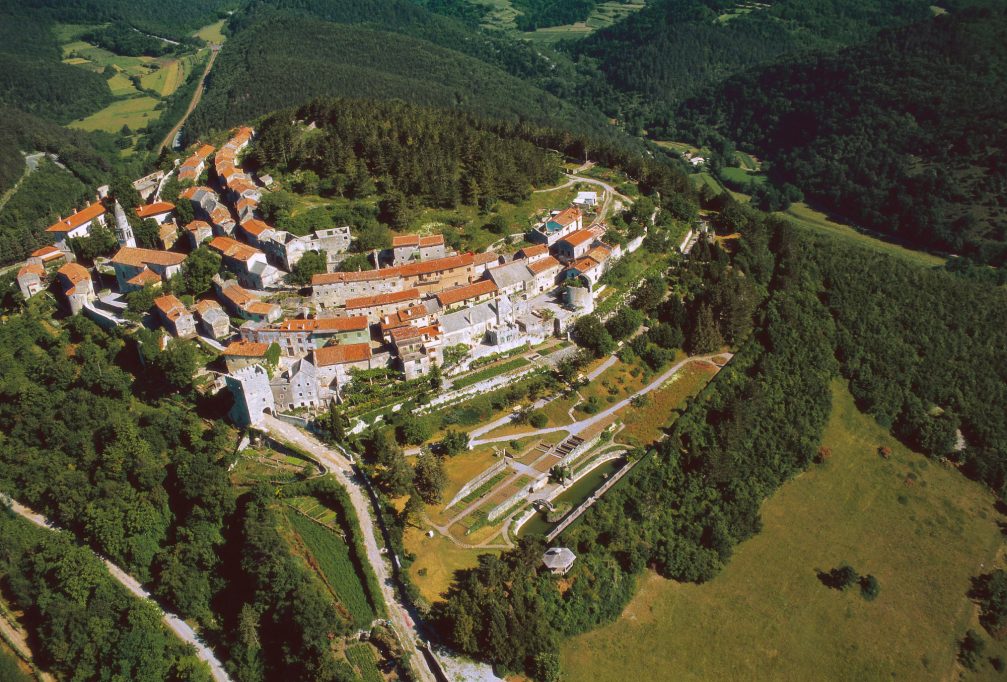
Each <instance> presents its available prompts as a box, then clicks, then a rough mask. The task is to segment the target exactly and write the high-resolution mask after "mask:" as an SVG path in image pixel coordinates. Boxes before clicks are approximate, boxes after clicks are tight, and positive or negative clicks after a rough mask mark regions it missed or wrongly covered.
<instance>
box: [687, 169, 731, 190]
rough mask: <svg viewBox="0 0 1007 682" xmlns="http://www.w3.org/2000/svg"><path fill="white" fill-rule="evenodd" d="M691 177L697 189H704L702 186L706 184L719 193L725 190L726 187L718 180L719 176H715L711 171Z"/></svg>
mask: <svg viewBox="0 0 1007 682" xmlns="http://www.w3.org/2000/svg"><path fill="white" fill-rule="evenodd" d="M690 178H691V179H692V185H693V187H695V188H696V189H697V190H698V189H702V187H703V186H704V185H705V186H707V187H709V188H710V189H712V190H713V191H714V192H716V193H718V194H719V193H720V192H723V191H724V188H723V187H722V186H721V184H720V183H719V182H717V178H715V177H713V176H712V175H710V174H709V173H706V172H703V173H696V174H695V175H692V176H690Z"/></svg>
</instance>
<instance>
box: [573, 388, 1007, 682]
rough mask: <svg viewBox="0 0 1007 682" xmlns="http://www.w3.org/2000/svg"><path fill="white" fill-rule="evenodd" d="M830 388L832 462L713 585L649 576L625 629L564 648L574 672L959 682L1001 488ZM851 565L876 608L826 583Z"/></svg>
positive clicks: (785, 499)
mask: <svg viewBox="0 0 1007 682" xmlns="http://www.w3.org/2000/svg"><path fill="white" fill-rule="evenodd" d="M833 395H834V404H833V414H832V417H831V419H830V422H829V425H828V428H827V430H826V433H825V436H824V439H823V441H824V444H825V445H827V446H828V447H830V448H831V450H832V455H831V457H830V458H829V459H828V460H827V462H826V463H825V464H824V465H814V466H813V467H812V468H811V469H810V470H809V471H807V472H806V473H804V474H803V475H801V476H799V477H798V478H797V479H795V480H793V481H790V482H788V483H786V484H785V485H784V486H783V487H782V488H781V489H780V490H779V491H778V492H777V493H776V494H775V495H774V496H773V497H772V498H771V499H769V500H768V501H767V502H766V503H765V505H764V506H763V510H762V515H763V521H764V529H763V530H762V532H761V533H760V534H758V535H757V536H756V537H754V538H753V539H751V540H748V541H747V542H745V543H743V544H742V545H741V546H740V547H739V548H738V549H737V551H736V552H735V554H734V556H733V557H732V558H731V560H730V562H729V563H728V565H727V566H726V567H725V568H724V570H723V571H722V572H721V574H720V575H718V576H717V577H716V578H714V579H713V580H712V581H710V582H709V583H707V584H705V585H692V584H678V583H675V582H671V581H667V580H663V579H661V578H659V577H657V576H654V575H648V576H647V577H646V578H645V579H644V580H643V581H642V585H641V587H640V591H639V593H638V594H637V596H636V597H635V598H634V600H633V601H632V602H631V603H630V605H629V607H628V608H627V609H626V611H625V612H624V613H623V615H622V617H621V618H620V619H619V620H618V621H617V622H616V623H614V624H612V625H610V626H607V627H605V628H602V629H600V630H597V631H594V632H591V633H588V634H586V635H582V636H579V637H575V638H572V639H570V640H568V641H567V642H566V643H565V644H564V646H563V653H562V656H563V666H564V669H565V670H566V671H567V679H569V680H571V681H579V680H599V681H604V680H617V681H619V682H622V681H623V680H626V679H634V678H638V679H655V678H654V671H662V673H661V676H660V677H661V679H674V680H701V679H702V680H707V679H748V680H767V679H776V680H811V679H824V678H828V679H848V680H858V681H860V680H881V679H886V680H890V679H906V680H924V679H933V680H948V679H953V678H956V677H957V674H956V663H955V652H956V649H957V644H956V641H957V640H958V639H959V638H961V636H962V635H963V633H964V631H965V629H966V628H967V627H977V626H976V623H975V616H974V607H973V606H972V604H971V602H970V601H969V600H968V599H967V598H966V596H965V593H966V591H967V590H968V589H969V579H970V577H971V576H973V575H975V574H977V573H979V572H980V571H983V570H989V568H990V567H991V566H992V565H993V563H994V561H995V560H996V557H997V552H998V550H999V549H1000V548H1001V547H1002V544H1003V539H1002V535H1001V533H1000V530H999V528H998V525H997V522H998V521H999V520H1000V519H1001V518H1002V517H1000V515H999V514H997V512H995V511H994V508H993V503H994V499H993V497H992V496H991V495H990V494H989V493H988V492H986V491H985V490H983V489H982V488H980V487H979V486H978V485H976V484H975V483H973V482H971V481H969V480H967V479H966V478H965V477H964V476H962V475H961V474H960V473H959V472H957V471H955V470H953V469H949V468H947V467H944V466H942V465H940V464H938V463H935V462H933V461H930V460H927V459H926V458H924V457H923V456H921V455H917V454H914V453H912V452H910V451H908V450H907V449H906V448H905V447H903V446H902V445H900V444H899V443H897V442H896V441H895V440H894V439H893V438H891V437H890V436H889V435H888V434H887V433H886V432H885V431H884V430H883V429H881V428H880V427H879V426H878V425H877V424H876V423H874V422H873V421H872V420H871V419H870V418H869V417H867V416H865V415H863V414H861V413H859V412H858V411H857V410H856V408H855V406H854V404H853V400H852V398H851V396H850V394H849V392H848V391H847V389H846V388H845V385H843V384H842V383H841V382H838V381H837V382H836V383H835V384H834V390H833ZM881 445H887V446H889V447H891V448H892V450H893V454H892V457H891V458H890V459H888V460H884V459H881V458H880V457H879V456H878V447H879V446H881ZM843 562H848V563H849V564H850V565H852V566H853V567H854V568H855V569H857V570H858V571H859V572H860V573H862V574H866V573H870V574H873V575H875V576H876V577H877V579H878V580H879V581H880V585H881V593H880V595H879V596H878V597H877V599H876V600H875V601H873V602H868V601H865V600H864V599H863V598H862V597H861V596H860V594H859V592H858V591H857V590H856V589H855V588H854V589H851V590H849V591H847V592H838V591H836V590H832V589H829V588H827V587H825V586H824V585H823V584H822V583H821V582H820V581H819V579H818V577H817V575H816V574H817V572H818V571H819V570H828V569H830V568H832V567H835V566H837V565H839V564H841V563H843ZM984 567H985V568H984ZM986 639H987V641H989V638H988V637H986ZM996 648H997V649H1000V648H1002V647H1000V646H999V645H998V646H997V647H996ZM991 649H992V647H989V646H988V647H987V654H989V655H993V654H994V653H999V652H998V651H993V650H991ZM983 666H984V670H985V672H986V673H991V672H992V669H991V668H990V666H989V664H988V663H985V662H984V663H983ZM965 679H971V678H970V677H966V678H965Z"/></svg>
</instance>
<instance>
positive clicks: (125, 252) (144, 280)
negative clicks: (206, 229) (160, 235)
mask: <svg viewBox="0 0 1007 682" xmlns="http://www.w3.org/2000/svg"><path fill="white" fill-rule="evenodd" d="M183 261H185V256H183V255H182V254H180V253H174V252H173V251H158V250H155V249H141V248H137V247H132V246H123V247H122V248H120V249H119V250H118V251H117V252H116V254H115V255H114V256H112V267H113V269H114V270H115V281H116V283H117V284H118V285H119V291H121V292H122V293H124V294H126V293H129V292H130V291H136V290H137V289H142V288H143V287H144V286H146V285H148V284H155V283H157V282H165V281H167V280H169V279H171V278H172V277H174V276H175V275H176V274H178V272H179V270H181V269H182V262H183Z"/></svg>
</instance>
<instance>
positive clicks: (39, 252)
mask: <svg viewBox="0 0 1007 682" xmlns="http://www.w3.org/2000/svg"><path fill="white" fill-rule="evenodd" d="M62 255H63V252H62V251H60V250H59V249H57V248H56V247H55V246H53V245H52V244H50V245H48V246H43V247H42V248H41V249H35V250H34V251H32V252H31V256H32V258H41V259H42V260H52V259H53V258H59V257H61V256H62Z"/></svg>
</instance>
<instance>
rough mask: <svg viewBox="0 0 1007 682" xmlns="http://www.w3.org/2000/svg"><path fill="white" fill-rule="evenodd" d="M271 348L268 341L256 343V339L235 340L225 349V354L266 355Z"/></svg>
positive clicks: (251, 356) (241, 355)
mask: <svg viewBox="0 0 1007 682" xmlns="http://www.w3.org/2000/svg"><path fill="white" fill-rule="evenodd" d="M268 350H269V344H268V343H256V342H255V341H234V342H233V343H231V345H229V346H228V347H227V348H225V349H224V355H231V356H240V357H245V358H261V357H265V355H266V351H268Z"/></svg>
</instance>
